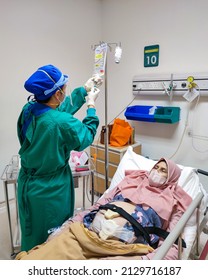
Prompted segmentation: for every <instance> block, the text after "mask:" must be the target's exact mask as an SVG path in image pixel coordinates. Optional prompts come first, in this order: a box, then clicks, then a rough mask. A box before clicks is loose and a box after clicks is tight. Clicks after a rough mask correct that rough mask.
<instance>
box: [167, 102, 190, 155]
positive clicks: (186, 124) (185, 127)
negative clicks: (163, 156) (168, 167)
mask: <svg viewBox="0 0 208 280" xmlns="http://www.w3.org/2000/svg"><path fill="white" fill-rule="evenodd" d="M189 110H190V107H189V109H188V113H187V116H186V122H185V126H184V130H183V133H182V136H181V140H180V142H179V145H178V147H177V149H176V151H175V152H174V153H173V154H172V156H171V157H169V159H172V158H173V157H174V156H175V155H176V154H177V152H178V151H179V149H180V147H181V144H182V142H183V139H184V136H185V133H186V129H187V127H188V119H189Z"/></svg>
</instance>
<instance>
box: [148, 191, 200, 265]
mask: <svg viewBox="0 0 208 280" xmlns="http://www.w3.org/2000/svg"><path fill="white" fill-rule="evenodd" d="M202 198H203V193H199V194H198V195H197V196H196V198H195V199H194V200H193V201H192V203H191V204H190V205H189V207H188V209H187V210H186V212H185V213H184V214H183V216H182V217H181V219H180V220H179V221H178V223H177V225H176V226H175V228H174V230H173V231H171V232H170V234H169V235H168V237H167V238H166V239H165V240H164V242H163V244H162V246H161V247H160V249H159V250H158V251H157V252H156V254H155V255H154V257H153V260H162V259H163V258H164V257H165V255H166V254H167V252H168V250H169V249H170V248H171V246H172V245H173V243H174V242H175V241H176V239H177V238H178V237H179V236H180V235H181V232H182V231H183V229H184V227H185V225H186V223H187V222H188V220H189V218H190V217H191V215H192V214H193V212H194V211H195V210H196V208H197V207H198V205H199V204H200V202H201V200H202Z"/></svg>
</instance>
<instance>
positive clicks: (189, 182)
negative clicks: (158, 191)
mask: <svg viewBox="0 0 208 280" xmlns="http://www.w3.org/2000/svg"><path fill="white" fill-rule="evenodd" d="M155 163H156V161H154V160H151V159H148V158H145V157H143V156H141V155H138V154H136V153H135V152H134V151H133V149H132V147H131V146H130V147H129V148H128V149H127V151H126V153H125V154H124V156H123V158H122V159H121V162H120V164H119V166H118V168H117V171H116V173H115V174H114V177H113V178H112V181H111V184H110V187H109V189H108V190H106V192H108V191H109V190H111V189H112V188H114V187H115V186H116V185H117V184H118V183H119V182H120V181H121V180H122V179H123V178H124V172H125V170H135V169H142V170H147V171H149V170H150V169H151V168H152V167H153V166H154V165H155ZM179 167H180V168H181V169H182V172H181V176H180V178H179V182H178V184H179V185H180V186H181V187H182V188H183V189H184V190H185V191H186V192H187V193H188V194H189V195H190V196H191V197H192V199H193V201H192V203H191V205H190V206H189V208H188V209H187V211H186V212H185V213H184V215H183V216H182V217H181V219H180V221H179V222H178V224H177V225H176V227H175V229H174V230H173V231H172V232H171V233H170V234H169V236H168V237H167V238H166V240H165V241H164V242H163V244H162V246H161V247H160V249H159V250H158V251H157V253H156V254H155V256H154V259H155V260H159V259H163V258H164V256H165V255H166V253H167V252H168V250H169V249H170V248H171V246H172V244H173V243H174V242H175V240H176V239H177V238H179V244H178V245H179V250H178V251H179V256H178V258H179V259H183V260H187V259H199V258H200V250H199V244H200V236H201V234H202V232H204V233H205V234H208V193H207V192H206V191H205V188H204V187H203V185H202V184H201V182H200V178H199V174H203V175H206V176H208V173H207V172H205V171H203V170H200V169H195V168H192V167H186V166H182V165H179ZM182 238H183V239H184V241H185V242H186V248H185V249H184V248H183V250H182V242H181V240H182ZM207 240H208V235H207ZM207 253H208V241H207V243H206V244H205V247H204V250H203V255H204V256H206V255H207Z"/></svg>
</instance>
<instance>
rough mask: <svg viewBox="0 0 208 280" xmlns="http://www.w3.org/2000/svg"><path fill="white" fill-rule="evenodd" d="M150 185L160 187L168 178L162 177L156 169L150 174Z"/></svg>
mask: <svg viewBox="0 0 208 280" xmlns="http://www.w3.org/2000/svg"><path fill="white" fill-rule="evenodd" d="M148 179H149V183H150V186H152V187H159V186H161V185H163V184H164V183H165V181H166V180H167V178H165V177H163V176H161V175H160V174H159V173H158V172H157V170H156V169H153V170H152V171H151V172H150V174H149V178H148Z"/></svg>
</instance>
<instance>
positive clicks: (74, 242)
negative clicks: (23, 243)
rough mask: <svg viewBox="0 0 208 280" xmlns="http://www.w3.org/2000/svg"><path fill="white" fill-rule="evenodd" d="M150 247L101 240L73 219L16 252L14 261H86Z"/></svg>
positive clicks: (150, 249) (143, 252) (130, 254)
mask: <svg viewBox="0 0 208 280" xmlns="http://www.w3.org/2000/svg"><path fill="white" fill-rule="evenodd" d="M152 251H153V248H152V247H150V246H148V245H144V244H125V243H123V242H120V241H118V240H102V239H100V238H99V236H98V235H97V234H96V233H94V232H92V231H90V230H88V229H87V228H85V227H84V225H83V224H81V223H79V222H75V223H72V224H70V227H69V230H67V231H64V232H63V233H61V234H60V235H58V236H56V237H54V238H53V239H51V240H50V241H48V242H45V243H43V244H41V245H38V246H35V247H34V248H33V249H32V250H30V251H29V252H24V251H22V252H20V253H19V254H18V255H17V256H16V260H90V259H99V258H103V257H107V256H118V255H120V256H124V255H128V256H133V255H144V254H148V253H150V252H152Z"/></svg>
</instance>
